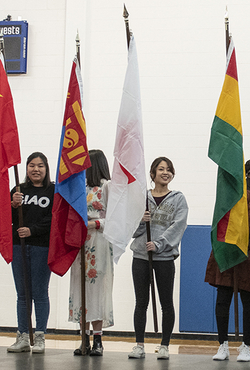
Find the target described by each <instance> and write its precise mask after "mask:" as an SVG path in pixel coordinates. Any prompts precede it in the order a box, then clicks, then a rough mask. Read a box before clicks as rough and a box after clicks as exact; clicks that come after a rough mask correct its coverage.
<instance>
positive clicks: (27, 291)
mask: <svg viewBox="0 0 250 370" xmlns="http://www.w3.org/2000/svg"><path fill="white" fill-rule="evenodd" d="M0 52H1V53H2V55H3V61H4V67H5V72H6V62H5V49H4V39H3V32H2V30H1V33H0ZM6 74H7V72H6ZM14 172H15V179H16V191H18V192H19V193H20V184H19V176H18V169H17V165H14ZM18 219H19V227H23V210H22V205H20V206H19V207H18ZM20 241H21V250H22V261H23V274H24V290H25V300H26V309H27V319H28V327H29V337H30V344H31V346H33V344H34V343H33V331H32V321H31V305H30V289H29V286H30V284H29V278H28V269H27V261H26V247H25V239H24V238H20Z"/></svg>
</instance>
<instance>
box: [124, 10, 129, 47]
mask: <svg viewBox="0 0 250 370" xmlns="http://www.w3.org/2000/svg"><path fill="white" fill-rule="evenodd" d="M123 17H124V22H125V28H126V35H127V44H128V49H129V43H130V29H129V20H128V17H129V13H128V11H127V8H126V6H125V4H124V8H123Z"/></svg>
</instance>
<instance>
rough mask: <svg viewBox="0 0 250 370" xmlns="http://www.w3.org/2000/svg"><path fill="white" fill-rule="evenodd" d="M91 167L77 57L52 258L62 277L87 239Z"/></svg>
mask: <svg viewBox="0 0 250 370" xmlns="http://www.w3.org/2000/svg"><path fill="white" fill-rule="evenodd" d="M90 166H91V163H90V158H89V154H88V148H87V142H86V124H85V119H84V116H83V113H82V78H81V71H80V67H79V63H78V61H77V58H75V59H74V61H73V66H72V71H71V76H70V82H69V88H68V94H67V100H66V107H65V114H64V120H63V127H62V134H61V142H60V150H59V159H58V166H57V176H56V184H55V196H54V203H53V209H52V222H51V232H50V247H49V256H48V265H49V267H50V269H51V271H53V272H54V273H56V274H58V275H60V276H63V275H64V274H65V273H66V272H67V271H68V269H69V268H70V266H71V265H72V263H73V262H74V260H75V258H76V256H77V254H78V252H79V250H80V249H81V247H82V246H83V245H84V242H85V239H86V236H87V225H88V217H87V199H86V181H85V170H86V169H87V168H88V167H90Z"/></svg>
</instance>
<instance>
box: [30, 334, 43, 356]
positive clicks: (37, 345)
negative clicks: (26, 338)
mask: <svg viewBox="0 0 250 370" xmlns="http://www.w3.org/2000/svg"><path fill="white" fill-rule="evenodd" d="M44 351H45V338H44V332H43V331H36V332H35V335H34V346H33V348H32V353H44Z"/></svg>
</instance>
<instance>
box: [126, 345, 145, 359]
mask: <svg viewBox="0 0 250 370" xmlns="http://www.w3.org/2000/svg"><path fill="white" fill-rule="evenodd" d="M144 357H145V351H144V347H143V346H139V345H138V344H137V346H135V347H133V350H132V352H130V353H129V355H128V358H144Z"/></svg>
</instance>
